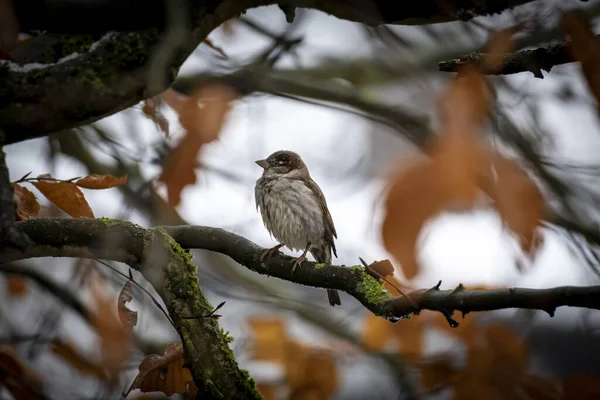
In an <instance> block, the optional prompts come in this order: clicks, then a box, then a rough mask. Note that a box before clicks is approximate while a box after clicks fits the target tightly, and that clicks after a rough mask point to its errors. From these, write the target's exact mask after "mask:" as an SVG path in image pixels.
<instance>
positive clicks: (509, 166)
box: [488, 153, 546, 255]
mask: <svg viewBox="0 0 600 400" xmlns="http://www.w3.org/2000/svg"><path fill="white" fill-rule="evenodd" d="M491 167H492V168H493V170H494V172H495V178H496V179H494V178H493V177H491V174H489V175H488V176H490V180H491V182H490V184H489V186H490V187H491V190H490V191H489V192H488V194H489V195H490V197H491V198H492V199H494V201H495V207H496V209H497V210H498V213H499V214H500V216H501V217H502V221H503V222H504V224H505V225H506V226H507V227H508V228H509V229H510V230H511V231H512V232H513V233H514V234H515V235H516V236H517V238H518V240H519V244H520V245H521V248H522V249H523V251H525V252H526V253H528V254H530V255H533V254H534V253H535V251H536V250H537V243H538V241H537V238H538V237H537V227H538V226H539V225H540V224H541V222H542V220H543V219H544V217H545V212H546V207H545V203H544V198H543V197H542V193H541V192H540V190H539V188H538V186H537V185H536V184H535V182H534V181H533V180H532V179H531V178H530V177H529V175H528V174H527V172H525V170H523V169H522V168H521V167H520V166H519V165H518V164H517V163H516V162H514V161H511V160H507V159H506V158H504V157H503V156H501V155H500V154H497V153H496V154H494V155H493V156H492V159H491Z"/></svg>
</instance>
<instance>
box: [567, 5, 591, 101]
mask: <svg viewBox="0 0 600 400" xmlns="http://www.w3.org/2000/svg"><path fill="white" fill-rule="evenodd" d="M560 22H561V25H562V28H563V30H564V31H565V33H566V35H567V36H568V37H569V39H570V43H569V50H570V51H571V54H572V57H573V58H574V59H575V60H577V61H579V63H580V64H581V69H582V70H583V75H584V76H585V78H586V80H587V83H588V87H589V89H590V91H591V92H592V94H593V95H594V97H595V98H596V101H597V102H600V47H599V46H598V38H597V37H596V35H595V34H594V31H592V28H591V26H590V23H589V21H588V20H587V18H586V17H585V15H583V14H582V13H581V12H578V11H574V10H572V11H564V12H563V13H562V15H561V19H560Z"/></svg>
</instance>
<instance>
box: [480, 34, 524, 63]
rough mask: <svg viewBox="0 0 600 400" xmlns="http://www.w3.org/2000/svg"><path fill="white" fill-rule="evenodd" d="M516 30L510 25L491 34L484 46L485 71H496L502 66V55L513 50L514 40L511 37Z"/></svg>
mask: <svg viewBox="0 0 600 400" xmlns="http://www.w3.org/2000/svg"><path fill="white" fill-rule="evenodd" d="M516 31H517V29H516V28H515V27H511V28H507V29H503V30H501V31H499V32H496V33H495V34H494V35H492V37H491V38H490V41H489V42H488V44H487V46H486V55H487V57H486V58H485V60H484V61H485V62H484V69H486V70H487V71H497V70H499V69H500V68H501V67H502V62H503V60H504V55H505V54H506V53H510V52H511V51H513V48H514V41H513V40H512V37H513V35H514V34H515V33H516Z"/></svg>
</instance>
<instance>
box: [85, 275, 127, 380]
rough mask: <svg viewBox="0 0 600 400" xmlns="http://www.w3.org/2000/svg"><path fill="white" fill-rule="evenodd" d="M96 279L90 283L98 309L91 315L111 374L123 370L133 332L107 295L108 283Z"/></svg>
mask: <svg viewBox="0 0 600 400" xmlns="http://www.w3.org/2000/svg"><path fill="white" fill-rule="evenodd" d="M99 282H103V281H99V280H95V281H93V282H92V283H91V284H90V292H91V295H92V298H93V299H94V300H95V302H96V310H95V312H94V313H92V315H91V320H92V324H93V326H94V327H95V328H96V331H97V332H98V335H99V336H100V339H101V340H102V360H103V364H104V366H105V368H106V369H107V371H108V372H109V374H110V375H111V376H113V375H114V374H116V373H118V372H119V371H120V370H121V367H122V365H123V362H124V361H125V360H126V359H127V357H129V353H130V348H131V332H130V331H129V330H128V329H126V328H125V327H124V326H123V324H122V323H121V321H120V320H119V317H118V316H117V313H116V312H115V309H114V305H113V304H114V303H112V301H111V299H109V298H108V296H106V294H105V293H106V292H107V290H106V289H107V287H106V284H100V283H99Z"/></svg>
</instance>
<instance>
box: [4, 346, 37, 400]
mask: <svg viewBox="0 0 600 400" xmlns="http://www.w3.org/2000/svg"><path fill="white" fill-rule="evenodd" d="M0 366H1V367H2V372H3V373H2V374H0V387H4V388H6V390H8V391H9V392H10V394H12V396H13V398H15V399H19V400H39V399H40V398H43V397H42V394H43V381H42V378H41V377H40V376H38V375H37V373H36V372H35V371H33V370H32V369H30V368H28V367H27V366H26V365H24V364H23V363H21V361H19V359H18V358H17V354H16V352H15V349H14V348H13V347H12V346H10V345H6V344H2V345H0Z"/></svg>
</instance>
